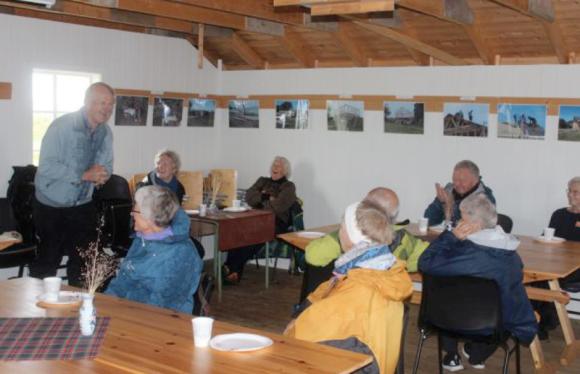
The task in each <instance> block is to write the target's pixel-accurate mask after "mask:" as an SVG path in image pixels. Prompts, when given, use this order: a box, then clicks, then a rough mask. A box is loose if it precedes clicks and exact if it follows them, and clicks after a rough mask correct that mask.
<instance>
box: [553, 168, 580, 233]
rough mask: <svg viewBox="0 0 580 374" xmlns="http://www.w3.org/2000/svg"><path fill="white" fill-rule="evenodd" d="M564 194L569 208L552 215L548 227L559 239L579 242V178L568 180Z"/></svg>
mask: <svg viewBox="0 0 580 374" xmlns="http://www.w3.org/2000/svg"><path fill="white" fill-rule="evenodd" d="M566 192H567V195H568V203H569V204H570V206H569V207H566V208H561V209H558V210H556V211H555V212H554V213H552V218H551V219H550V226H549V227H553V228H554V229H556V232H555V235H556V236H558V237H560V238H564V239H566V240H572V241H575V242H580V177H574V178H572V179H570V181H569V182H568V190H566Z"/></svg>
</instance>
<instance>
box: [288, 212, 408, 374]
mask: <svg viewBox="0 0 580 374" xmlns="http://www.w3.org/2000/svg"><path fill="white" fill-rule="evenodd" d="M339 235H340V242H341V245H342V249H343V252H344V253H343V254H342V255H341V256H340V257H339V258H338V259H337V260H336V262H335V269H334V276H333V277H332V278H331V279H330V280H329V281H327V282H325V283H322V284H321V285H320V286H319V287H318V288H317V289H316V291H314V292H313V293H312V294H310V296H309V297H308V299H307V300H305V302H304V303H303V304H302V305H301V307H300V309H299V310H298V311H297V314H298V316H297V318H296V319H294V320H293V321H292V322H291V323H290V324H289V325H288V327H287V329H286V332H285V334H286V335H288V336H292V337H295V338H297V339H303V340H308V341H313V342H323V343H326V344H330V345H333V346H337V347H341V348H346V349H350V350H354V351H358V352H363V353H368V354H372V356H373V363H371V364H370V366H369V367H366V368H364V372H365V373H373V372H376V373H381V374H388V373H394V372H395V368H396V366H397V362H398V359H399V350H400V342H401V334H402V330H403V325H402V320H403V308H404V307H403V300H404V299H406V298H407V297H409V295H411V293H412V292H413V287H412V282H411V279H410V278H409V275H408V274H407V272H406V271H405V264H404V262H400V261H398V260H397V259H396V258H395V256H393V254H392V253H391V251H390V250H389V247H388V244H390V243H391V241H392V238H393V232H392V229H391V223H390V222H389V218H388V217H387V215H386V214H385V213H384V211H383V210H382V209H381V208H380V207H378V206H376V205H374V204H373V203H370V202H367V201H363V202H361V203H355V204H352V205H350V206H349V207H348V208H347V209H346V211H345V214H344V220H343V222H342V225H341V227H340V230H339Z"/></svg>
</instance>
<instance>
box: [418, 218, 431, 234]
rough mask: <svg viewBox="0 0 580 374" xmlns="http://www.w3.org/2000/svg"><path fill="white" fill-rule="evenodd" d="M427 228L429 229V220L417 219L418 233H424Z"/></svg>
mask: <svg viewBox="0 0 580 374" xmlns="http://www.w3.org/2000/svg"><path fill="white" fill-rule="evenodd" d="M428 227H429V219H427V218H425V217H421V218H419V231H421V232H422V233H426V232H427V228H428Z"/></svg>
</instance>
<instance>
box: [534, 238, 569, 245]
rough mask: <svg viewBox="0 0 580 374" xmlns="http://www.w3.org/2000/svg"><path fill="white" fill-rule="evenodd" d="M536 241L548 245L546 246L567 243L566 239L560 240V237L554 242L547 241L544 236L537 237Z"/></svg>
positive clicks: (554, 239) (553, 240)
mask: <svg viewBox="0 0 580 374" xmlns="http://www.w3.org/2000/svg"><path fill="white" fill-rule="evenodd" d="M534 240H536V241H538V242H542V243H546V244H556V243H562V242H565V241H566V239H564V238H560V237H557V236H554V237H553V238H552V240H546V239H544V237H543V236H536V237H535V238H534Z"/></svg>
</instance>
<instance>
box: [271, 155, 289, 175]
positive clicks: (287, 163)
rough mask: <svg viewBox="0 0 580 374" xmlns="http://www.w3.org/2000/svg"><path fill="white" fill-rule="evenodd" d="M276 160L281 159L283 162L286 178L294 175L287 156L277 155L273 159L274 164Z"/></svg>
mask: <svg viewBox="0 0 580 374" xmlns="http://www.w3.org/2000/svg"><path fill="white" fill-rule="evenodd" d="M276 161H280V163H282V166H283V167H284V176H285V177H286V178H290V175H292V167H291V166H290V161H288V159H287V158H286V157H283V156H276V157H274V161H272V165H274V163H275V162H276Z"/></svg>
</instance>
